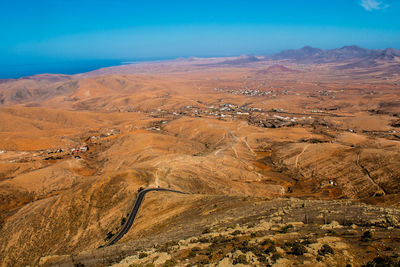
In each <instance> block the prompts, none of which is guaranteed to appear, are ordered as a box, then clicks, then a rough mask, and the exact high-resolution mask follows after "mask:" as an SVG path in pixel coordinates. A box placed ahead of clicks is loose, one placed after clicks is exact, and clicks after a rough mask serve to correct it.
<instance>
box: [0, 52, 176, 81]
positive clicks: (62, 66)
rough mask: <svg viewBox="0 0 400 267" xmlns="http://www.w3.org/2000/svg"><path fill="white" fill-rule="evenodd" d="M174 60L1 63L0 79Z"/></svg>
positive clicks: (72, 72)
mask: <svg viewBox="0 0 400 267" xmlns="http://www.w3.org/2000/svg"><path fill="white" fill-rule="evenodd" d="M173 58H174V57H168V58H141V59H124V60H76V61H59V62H45V63H29V64H21V63H18V64H12V63H6V64H4V63H1V62H0V79H18V78H21V77H25V76H32V75H37V74H44V73H51V74H69V75H71V74H78V73H85V72H89V71H93V70H97V69H100V68H105V67H111V66H119V65H125V64H134V63H136V62H144V61H158V60H169V59H173Z"/></svg>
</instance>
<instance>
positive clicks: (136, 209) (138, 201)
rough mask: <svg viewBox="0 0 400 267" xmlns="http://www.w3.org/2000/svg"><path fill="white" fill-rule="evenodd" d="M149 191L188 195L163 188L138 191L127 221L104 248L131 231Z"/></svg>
mask: <svg viewBox="0 0 400 267" xmlns="http://www.w3.org/2000/svg"><path fill="white" fill-rule="evenodd" d="M151 191H167V192H173V193H178V194H186V195H188V194H189V193H185V192H181V191H177V190H172V189H165V188H148V189H144V190H142V191H140V192H139V194H138V196H137V197H136V201H135V205H133V208H132V210H131V212H130V214H129V217H128V220H126V222H125V224H124V225H123V227H122V229H121V231H119V233H118V234H116V235H115V236H113V237H112V238H111V240H110V241H108V243H107V244H106V245H105V246H106V247H108V246H111V245H114V244H115V243H117V242H118V240H120V239H121V238H122V237H123V236H124V235H125V234H126V233H127V232H128V231H129V229H131V227H132V225H133V222H134V221H135V218H136V215H137V214H138V212H139V209H140V206H141V205H142V202H143V200H144V196H145V195H146V194H147V193H149V192H151Z"/></svg>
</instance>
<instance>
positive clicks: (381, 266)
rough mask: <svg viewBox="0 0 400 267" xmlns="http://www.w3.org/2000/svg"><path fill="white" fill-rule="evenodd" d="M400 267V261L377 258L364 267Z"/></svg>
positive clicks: (363, 266)
mask: <svg viewBox="0 0 400 267" xmlns="http://www.w3.org/2000/svg"><path fill="white" fill-rule="evenodd" d="M399 265H400V262H399V261H395V260H393V259H391V258H390V257H376V258H375V259H373V260H372V261H369V262H367V264H365V265H362V267H397V266H399Z"/></svg>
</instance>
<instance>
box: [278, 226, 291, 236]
mask: <svg viewBox="0 0 400 267" xmlns="http://www.w3.org/2000/svg"><path fill="white" fill-rule="evenodd" d="M291 228H293V225H291V224H288V225H285V226H284V227H282V228H281V230H280V232H281V233H282V234H285V233H287V232H288V230H289V229H291Z"/></svg>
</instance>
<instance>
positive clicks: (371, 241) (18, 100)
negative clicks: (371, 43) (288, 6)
mask: <svg viewBox="0 0 400 267" xmlns="http://www.w3.org/2000/svg"><path fill="white" fill-rule="evenodd" d="M303 50H304V51H303ZM303 50H302V51H301V53H306V55H305V56H298V52H296V51H289V52H285V53H281V54H278V55H276V56H275V57H272V58H265V57H247V56H242V57H238V58H190V59H180V60H175V61H164V62H153V63H140V64H130V65H123V66H117V67H111V68H105V69H100V70H97V71H94V72H90V73H84V74H79V75H73V76H64V75H40V76H33V77H28V78H24V79H18V80H7V81H4V82H2V83H0V198H1V202H0V244H1V245H0V257H1V258H2V259H3V260H2V266H24V265H38V264H39V263H40V264H41V265H44V266H53V265H60V264H61V265H62V264H65V266H73V265H74V264H78V263H83V264H85V265H87V266H99V265H110V264H117V263H118V264H119V265H117V266H129V265H130V264H139V263H141V264H150V263H151V264H154V265H159V266H162V265H163V264H165V263H166V262H167V264H168V263H171V264H173V263H175V264H178V265H179V266H186V265H194V264H200V263H201V264H211V266H217V265H218V264H222V265H221V266H227V265H229V264H233V263H238V264H239V263H243V264H250V265H257V264H259V265H266V264H267V263H268V264H276V266H284V265H285V264H286V265H291V264H293V263H297V264H305V265H309V266H311V265H318V264H319V265H320V266H329V265H330V266H332V265H343V266H345V265H346V264H353V265H355V266H358V265H362V264H366V263H367V262H368V261H373V260H374V258H376V257H379V256H382V257H383V258H384V259H385V260H388V259H389V258H390V259H391V260H393V262H395V261H396V260H398V259H396V258H395V256H396V255H398V253H400V251H398V250H396V249H394V248H396V247H398V242H399V227H400V225H399V208H400V206H399V201H400V193H399V190H400V161H399V158H400V142H399V141H400V127H399V126H400V89H399V84H400V75H399V72H398V71H396V68H397V67H398V64H399V63H398V61H397V57H398V56H397V53H398V52H397V51H391V50H390V51H386V50H385V51H369V50H368V51H367V50H363V49H361V48H357V47H345V48H342V49H338V50H335V51H328V52H326V51H325V50H314V49H312V48H304V49H303ZM309 53H312V54H313V55H314V56H313V57H311V58H315V60H311V61H307V62H306V61H303V60H302V59H303V57H304V58H308V59H310V55H309ZM382 53H385V54H384V55H383V54H382ZM355 54H357V56H355ZM382 55H383V56H382ZM290 57H294V59H295V60H292V59H290ZM332 58H334V60H333V59H332ZM338 58H339V59H340V60H339V59H338ZM367 58H373V60H374V62H375V63H377V64H372V65H368V64H367V65H365V64H361V63H360V62H362V60H367ZM300 59H301V60H300ZM357 62H358V63H357ZM356 63H357V64H361V65H359V66H352V65H350V64H356ZM378 63H379V64H378ZM349 66H351V67H349ZM157 187H161V188H169V189H174V190H179V191H183V192H188V193H191V194H190V195H170V194H167V193H162V192H152V193H150V194H149V196H146V199H145V201H144V202H143V206H142V207H141V209H140V213H139V216H138V218H137V221H135V224H134V227H133V228H132V229H131V230H130V231H129V232H128V233H127V234H126V235H125V236H124V237H123V238H122V239H121V240H120V241H119V242H118V244H117V245H116V246H112V247H109V248H99V247H101V246H104V245H105V244H106V243H107V242H108V240H109V239H110V238H111V237H112V236H113V235H114V234H116V233H117V232H118V231H119V230H120V228H121V225H122V224H123V223H124V221H125V220H126V218H127V213H129V212H130V210H131V208H132V205H133V202H134V200H135V198H136V196H137V193H138V190H139V189H140V188H157ZM288 225H291V226H288ZM205 229H206V230H205ZM285 229H286V230H285ZM367 231H370V234H371V235H370V234H368V233H367V234H365V232H367ZM234 233H235V234H234ZM364 234H365V235H367V236H364ZM363 236H364V237H363ZM192 239H193V240H192ZM267 239H268V240H272V241H273V242H272V243H273V244H274V249H275V250H274V251H269V252H268V251H267V252H266V250H267V249H268V248H269V247H271V246H272V245H271V244H272V243H271V242H269V241H265V240H267ZM171 240H172V241H174V242H178V243H168V241H171ZM224 240H225V241H224ZM307 240H308V241H307ZM265 242H266V243H265ZM268 242H269V243H268ZM298 243H299V244H301V245H302V246H303V247H304V248H303V247H301V246H300V245H298ZM325 244H328V245H329V246H330V247H331V249H333V250H334V253H331V250H330V249H329V248H328V247H326V246H325V247H324V249H323V245H325ZM299 246H300V247H301V248H299ZM98 248H99V249H98ZM194 248H195V249H194ZM389 248H392V249H389ZM193 249H194V250H193ZM298 249H299V250H301V251H302V253H301V252H298V251H297V250H298ZM321 249H323V250H322V252H319V251H320V250H321ZM210 250H212V252H210ZM271 250H273V249H272V248H271ZM192 251H193V252H192ZM140 253H144V254H142V256H140V255H141V254H140ZM207 253H209V254H207ZM297 253H299V255H297ZM145 254H146V256H144V255H145ZM57 255H58V256H57ZM100 255H101V256H100ZM135 255H136V256H135ZM150 255H155V256H154V257H153V256H151V257H150ZM242 255H245V256H242ZM125 258H126V259H125ZM95 259H96V260H95ZM124 259H125V260H124ZM123 260H124V261H123ZM378 260H379V259H378ZM223 264H225V265H223Z"/></svg>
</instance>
